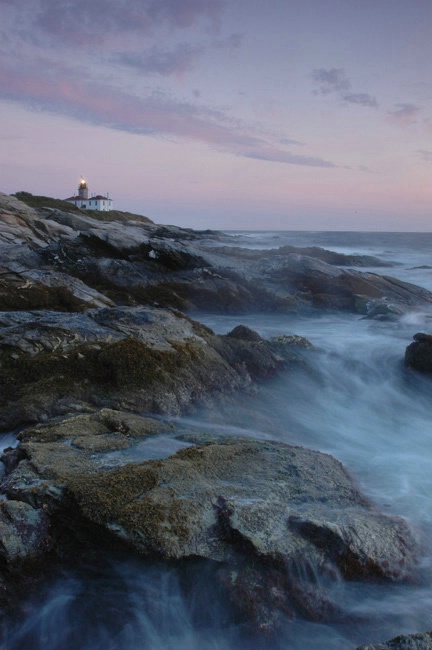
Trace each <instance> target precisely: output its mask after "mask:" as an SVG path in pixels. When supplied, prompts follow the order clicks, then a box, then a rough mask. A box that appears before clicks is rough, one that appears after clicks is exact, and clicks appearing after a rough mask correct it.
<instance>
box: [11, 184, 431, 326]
mask: <svg viewBox="0 0 432 650" xmlns="http://www.w3.org/2000/svg"><path fill="white" fill-rule="evenodd" d="M96 217H97V218H96ZM227 240H228V241H231V242H232V243H234V242H235V238H231V240H230V238H229V237H228V236H227V235H222V234H220V233H214V232H210V231H204V232H195V231H192V230H188V229H181V228H177V227H175V226H157V225H156V224H154V223H152V222H149V221H148V220H142V218H140V217H139V216H137V217H136V218H135V219H134V216H133V215H128V218H121V215H120V214H117V216H115V217H112V219H109V218H108V217H107V219H106V220H101V219H100V215H97V216H96V215H89V214H82V215H81V214H72V213H68V212H62V211H61V210H59V209H54V208H51V209H49V208H44V209H41V208H30V207H28V206H27V205H25V204H24V203H22V202H20V201H18V200H17V199H16V198H15V197H8V196H6V195H4V194H0V249H1V252H2V257H1V259H2V267H1V268H0V304H3V308H5V309H22V310H29V309H47V308H50V309H57V310H60V311H64V310H68V311H82V310H83V309H85V308H87V307H100V306H102V305H103V304H106V305H109V304H112V302H110V301H113V302H114V303H115V304H122V305H137V304H152V305H156V306H163V307H170V308H175V309H181V310H194V309H197V310H200V311H203V310H204V311H211V312H217V311H219V312H227V313H242V312H245V311H252V310H254V311H283V312H287V313H292V312H301V311H302V310H303V311H304V310H311V309H342V310H347V311H351V312H355V313H359V314H362V315H365V316H368V317H371V318H378V319H394V318H397V317H398V316H400V314H402V313H404V312H405V311H407V310H409V309H412V308H413V307H418V306H421V305H429V304H432V294H431V293H430V292H428V291H426V290H424V289H421V288H420V287H416V286H415V285H411V284H408V283H404V282H401V281H400V280H396V279H395V278H391V277H388V276H381V275H378V274H376V273H371V272H370V271H369V272H360V271H357V270H355V267H357V268H362V267H363V268H364V267H374V268H380V267H384V266H387V264H386V263H384V262H382V261H381V260H378V259H376V258H371V257H369V256H359V255H352V256H346V255H342V254H340V253H335V252H332V251H326V250H324V249H321V248H317V247H311V248H305V249H296V248H294V247H292V246H285V247H282V248H280V249H274V250H267V251H262V250H250V249H242V248H238V247H235V246H214V245H212V244H214V243H215V242H223V241H227ZM17 260H19V262H20V264H19V265H17V264H16V261H17ZM347 267H351V268H347ZM353 267H354V268H353ZM29 289H31V291H29Z"/></svg>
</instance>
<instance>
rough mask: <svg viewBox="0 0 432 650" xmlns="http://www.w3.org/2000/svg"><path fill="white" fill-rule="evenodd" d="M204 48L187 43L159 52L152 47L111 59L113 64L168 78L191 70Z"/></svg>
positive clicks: (122, 53)
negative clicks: (139, 52)
mask: <svg viewBox="0 0 432 650" xmlns="http://www.w3.org/2000/svg"><path fill="white" fill-rule="evenodd" d="M205 50H206V48H205V47H203V46H194V45H190V44H189V43H180V44H179V45H177V47H175V48H174V49H172V50H161V49H159V48H158V47H156V46H154V47H152V48H150V49H149V50H147V51H146V52H144V53H143V54H138V53H136V52H121V53H118V54H116V55H115V56H114V57H113V59H112V60H113V62H114V63H119V64H120V65H124V66H127V67H130V68H135V69H136V70H139V71H140V72H143V73H145V74H160V75H162V76H169V75H172V74H183V73H184V72H187V71H188V70H191V69H192V68H193V65H194V62H195V59H196V58H198V57H200V56H201V55H202V54H203V52H205Z"/></svg>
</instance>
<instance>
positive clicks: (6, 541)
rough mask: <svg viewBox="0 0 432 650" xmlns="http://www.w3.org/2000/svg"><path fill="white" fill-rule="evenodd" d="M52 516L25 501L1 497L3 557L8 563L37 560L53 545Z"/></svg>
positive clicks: (0, 534) (1, 547) (0, 526)
mask: <svg viewBox="0 0 432 650" xmlns="http://www.w3.org/2000/svg"><path fill="white" fill-rule="evenodd" d="M51 542H52V540H51V538H50V535H49V519H48V517H47V515H46V514H45V512H44V511H43V510H42V509H35V508H33V507H32V506H30V505H29V504H28V503H24V502H22V501H0V558H1V559H2V561H3V562H6V563H7V564H8V565H11V564H14V563H17V562H24V561H29V560H34V559H35V558H36V557H38V556H41V555H43V554H46V553H47V551H49V550H50V549H51Z"/></svg>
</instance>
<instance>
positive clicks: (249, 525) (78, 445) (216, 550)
mask: <svg viewBox="0 0 432 650" xmlns="http://www.w3.org/2000/svg"><path fill="white" fill-rule="evenodd" d="M161 435H162V448H163V445H164V444H167V441H168V440H171V441H173V440H176V441H177V443H178V444H179V447H180V448H179V450H178V451H177V452H176V453H174V454H172V453H171V455H169V456H168V457H167V458H159V459H157V460H142V455H144V456H145V454H146V448H145V444H143V443H144V442H146V441H147V442H148V441H149V440H150V439H151V440H153V441H154V440H157V439H158V438H159V437H160V436H161ZM20 439H21V444H20V447H19V450H20V453H19V455H18V457H17V456H16V455H15V456H14V460H15V465H14V463H13V462H10V463H8V464H7V465H8V473H7V476H6V478H5V479H4V481H3V490H4V491H5V493H6V495H7V496H8V497H9V499H13V500H14V501H17V502H19V503H24V504H28V506H27V507H28V508H29V509H31V510H32V511H33V512H35V513H44V514H45V513H49V516H50V518H51V521H52V522H53V524H52V528H53V530H58V528H59V526H60V528H61V529H66V530H68V531H69V532H68V538H69V540H70V539H71V538H72V539H73V538H74V535H75V534H76V533H75V532H74V531H76V530H79V531H81V532H80V538H79V542H78V540H77V546H79V548H80V549H81V550H82V548H83V546H85V541H84V540H83V533H82V531H83V530H85V531H86V534H87V536H88V541H90V540H91V539H92V538H95V537H97V536H99V537H101V536H103V535H105V536H106V538H107V539H112V540H117V543H120V544H123V545H125V546H127V547H129V548H132V549H134V551H135V552H137V553H138V554H140V555H143V556H145V557H150V558H163V559H165V560H183V561H185V560H190V561H192V560H195V559H196V558H203V559H207V560H211V561H213V562H216V563H219V564H220V572H219V578H218V579H219V580H220V582H221V585H222V586H223V587H224V588H225V589H226V590H227V594H228V597H229V598H230V599H231V601H232V603H233V606H234V607H235V608H236V610H237V611H238V614H239V616H240V617H241V618H243V619H245V620H248V621H249V623H251V622H252V624H253V625H254V626H256V627H257V629H261V630H264V629H272V628H273V627H274V625H276V624H277V620H278V617H280V616H282V615H283V616H288V617H291V616H294V615H299V614H300V615H302V616H306V617H307V618H311V619H312V620H328V619H329V618H330V619H332V618H334V617H336V616H340V615H341V614H342V613H341V612H340V610H339V608H338V607H336V606H335V605H334V604H333V603H332V602H331V600H330V599H329V597H328V595H327V594H326V592H325V590H323V589H322V588H320V587H318V585H317V583H316V580H315V579H314V578H313V576H316V575H326V576H331V575H334V576H336V575H340V576H342V577H343V578H345V579H349V580H350V579H353V580H365V579H366V580H367V579H373V580H377V579H379V580H389V581H403V580H406V579H408V578H409V577H410V576H411V575H412V572H413V569H414V564H415V542H414V539H413V537H412V535H411V533H410V531H409V529H408V527H407V525H406V524H405V522H404V521H403V520H401V519H398V518H390V517H386V516H383V515H381V514H380V513H379V512H377V511H376V510H375V509H374V508H373V507H372V506H371V504H370V503H368V502H367V500H366V499H365V498H364V497H363V496H362V495H361V494H360V493H359V492H358V490H357V489H356V487H355V485H354V484H353V483H352V481H351V479H350V477H349V476H348V474H347V472H346V471H345V469H344V468H343V466H342V465H341V464H340V463H339V462H338V461H336V460H335V459H334V458H332V457H331V456H328V455H326V454H322V453H319V452H314V451H311V450H307V449H303V448H301V447H292V446H288V445H284V444H277V443H271V442H268V443H266V442H260V441H257V440H252V439H239V438H228V437H219V436H212V435H209V434H202V433H200V432H198V431H189V432H187V433H181V432H179V431H178V430H176V429H175V428H174V427H173V426H170V425H167V424H164V423H163V422H161V421H157V420H153V419H151V418H143V417H141V416H138V415H133V414H125V413H122V412H116V411H112V410H109V409H104V410H102V411H100V412H97V413H93V414H85V415H81V416H76V417H72V418H69V419H66V420H63V421H60V422H51V423H49V424H46V425H39V426H37V427H35V428H33V429H27V430H25V431H23V432H22V433H21V434H20ZM182 446H183V448H181V447H182ZM126 449H129V450H134V449H135V452H136V456H135V462H132V463H131V462H130V458H131V456H130V455H129V457H128V458H127V457H126V458H125V457H124V456H123V454H124V453H125V450H126ZM169 449H170V450H171V448H170V447H169ZM9 453H12V451H11V452H9ZM168 453H170V452H168ZM7 455H8V454H7V453H6V456H7ZM125 461H128V462H125ZM8 503H9V502H8ZM41 534H42V533H41ZM54 535H55V534H54ZM300 567H303V568H305V570H304V571H300V570H299V569H300ZM308 571H309V573H308ZM307 575H309V579H308V578H306V577H305V576H307Z"/></svg>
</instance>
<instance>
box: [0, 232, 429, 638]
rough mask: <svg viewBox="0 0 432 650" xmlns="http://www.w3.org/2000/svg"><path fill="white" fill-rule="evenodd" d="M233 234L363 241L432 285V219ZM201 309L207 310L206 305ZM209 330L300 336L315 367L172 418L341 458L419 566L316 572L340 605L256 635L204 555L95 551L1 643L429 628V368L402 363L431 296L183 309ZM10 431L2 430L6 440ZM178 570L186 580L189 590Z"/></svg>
mask: <svg viewBox="0 0 432 650" xmlns="http://www.w3.org/2000/svg"><path fill="white" fill-rule="evenodd" d="M229 234H231V235H235V239H234V241H233V243H234V244H235V245H236V246H246V247H248V248H278V247H280V246H284V245H293V246H298V247H307V246H320V247H322V248H326V249H329V250H333V251H337V252H341V253H346V254H364V255H373V256H376V257H378V258H380V259H381V260H384V261H386V262H389V263H392V264H394V266H392V267H389V268H370V269H369V268H368V269H360V270H368V271H372V272H374V273H378V274H381V275H390V276H394V277H397V278H399V279H401V280H404V281H407V282H412V283H414V284H417V285H419V286H422V287H424V288H426V289H429V290H430V291H432V253H431V252H432V233H365V232H362V233H358V232H267V231H263V232H256V231H254V232H235V233H234V232H231V233H229ZM210 311H211V310H210ZM193 317H194V318H196V319H197V320H201V321H202V322H204V323H205V324H206V325H208V326H210V327H211V328H212V329H213V330H214V331H215V332H217V333H221V334H224V333H227V332H228V331H230V330H231V329H232V328H233V327H235V326H236V325H238V324H240V323H242V324H245V325H248V326H249V327H251V328H253V329H255V330H256V331H257V332H259V333H260V334H261V335H262V336H264V337H270V336H275V335H278V334H297V335H300V336H304V337H306V338H307V339H309V341H310V342H311V343H312V344H313V345H314V346H316V347H317V348H318V349H319V353H318V354H316V355H314V356H313V363H314V364H315V366H316V371H317V372H318V373H319V374H320V376H321V378H322V381H321V382H320V386H319V388H317V384H316V382H315V381H313V380H312V379H311V378H310V377H308V376H307V375H304V376H301V378H299V376H298V375H295V376H294V375H292V374H291V375H290V374H289V373H287V374H284V375H283V376H281V377H280V378H279V379H278V380H277V381H275V382H272V384H271V385H265V386H263V387H262V390H261V391H260V394H259V395H258V396H255V397H254V399H253V400H251V399H248V398H239V400H238V407H236V408H231V409H226V410H222V411H220V412H218V413H217V414H215V413H214V412H206V411H204V410H203V411H202V412H200V413H197V414H195V415H194V416H193V417H190V418H183V419H181V420H180V421H179V424H181V425H185V426H190V425H194V426H198V427H200V428H202V429H205V430H207V431H209V430H211V431H213V432H219V433H221V434H228V435H237V434H241V435H242V436H251V437H254V438H260V439H266V440H269V439H272V440H277V441H280V442H284V443H288V444H295V445H302V446H305V447H310V448H313V449H317V450H320V451H324V452H326V453H330V454H332V455H333V456H335V457H336V458H337V459H339V460H340V461H342V462H343V463H344V465H345V466H346V467H347V469H348V470H349V472H350V473H351V475H352V476H353V478H354V480H355V481H356V483H357V484H358V485H359V486H360V488H361V490H362V491H363V493H364V494H365V495H367V496H368V497H369V498H370V499H372V501H373V502H374V503H375V504H376V505H377V507H378V508H379V509H380V510H381V511H382V512H385V513H387V514H390V515H398V516H401V517H403V518H405V519H406V520H407V521H408V523H409V525H410V526H411V528H412V530H413V531H414V533H415V535H416V537H417V539H418V541H419V548H420V555H419V558H418V565H419V572H418V573H419V579H418V581H416V582H415V583H413V584H408V585H392V586H389V585H383V584H368V585H367V584H366V585H365V584H360V583H347V582H344V581H343V580H340V579H336V578H335V580H334V583H333V584H330V585H326V588H328V589H329V590H330V593H331V597H332V599H333V600H334V601H335V602H336V603H339V604H341V606H342V607H343V608H344V610H345V611H346V612H347V614H348V615H349V617H348V618H347V621H346V622H339V623H335V624H319V623H311V622H306V621H303V620H300V619H298V620H295V621H290V622H287V624H286V625H285V626H283V627H282V629H281V631H280V633H279V635H278V636H276V637H275V638H271V639H258V638H256V637H254V636H253V635H250V634H248V633H247V632H246V631H245V630H244V629H243V627H242V626H241V625H236V624H234V623H233V622H232V621H231V620H230V617H229V607H227V604H226V603H225V602H223V599H222V598H221V597H220V596H219V594H218V590H217V588H215V586H214V584H213V583H212V575H211V569H210V568H209V567H207V566H205V565H203V564H201V563H199V562H197V564H196V566H195V567H194V570H193V575H192V574H191V568H190V566H189V567H184V566H180V567H178V566H174V565H169V566H168V565H165V564H160V563H150V564H149V563H146V562H143V561H140V560H137V559H133V560H131V559H128V558H125V557H114V556H109V557H106V558H105V557H104V558H100V559H99V561H98V562H95V563H94V564H92V566H80V567H72V568H65V569H64V571H63V572H62V574H61V575H60V576H57V577H56V579H52V580H50V581H49V582H47V584H46V585H44V587H43V589H41V593H40V594H39V596H38V599H37V602H35V601H29V602H28V603H27V604H26V608H27V612H28V613H27V616H26V619H25V622H24V624H22V623H21V624H20V626H19V627H14V626H13V625H11V626H10V628H9V629H7V630H6V631H5V641H4V642H3V646H1V647H2V648H4V649H5V650H6V649H7V650H24V648H25V650H71V649H72V648H77V649H78V648H79V650H174V649H176V650H264V648H266V649H267V650H282V649H283V650H300V649H301V650H312V649H313V650H316V648H319V649H320V650H350V649H352V650H354V648H355V647H356V646H357V645H360V644H361V643H366V642H369V643H378V642H382V641H385V640H386V639H389V638H391V637H393V636H395V635H398V634H402V633H412V632H421V631H426V630H429V629H431V628H432V615H431V612H432V535H431V533H432V471H431V470H432V417H431V413H432V378H429V377H423V376H421V375H416V374H415V373H411V372H407V371H406V370H405V369H404V368H403V357H404V352H405V348H406V346H407V345H409V343H410V342H411V341H412V337H413V335H414V334H415V333H417V332H420V331H424V332H428V333H432V310H430V309H429V310H428V309H427V308H426V309H421V310H415V311H413V312H412V313H408V314H406V315H405V316H404V317H403V318H401V319H400V321H398V322H384V321H373V320H367V319H364V318H362V317H361V316H359V315H355V314H340V313H323V314H322V315H320V316H313V317H312V316H310V317H306V316H295V315H289V314H248V315H244V316H243V315H242V316H238V315H236V316H227V315H221V314H217V315H213V314H211V313H207V312H206V313H200V314H197V313H195V314H193ZM8 444H10V437H9V438H8V439H6V438H5V439H4V440H3V441H1V440H0V445H1V446H3V447H5V446H7V445H8ZM185 581H186V582H187V583H188V584H189V586H190V585H191V584H192V585H193V588H192V589H191V588H189V589H188V590H187V595H186V591H185V589H184V588H183V587H184V584H185Z"/></svg>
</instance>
